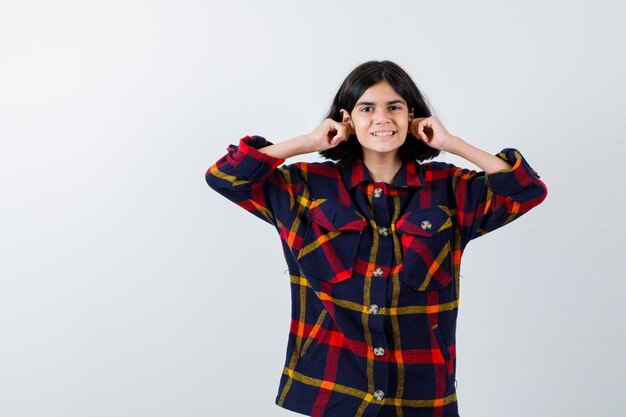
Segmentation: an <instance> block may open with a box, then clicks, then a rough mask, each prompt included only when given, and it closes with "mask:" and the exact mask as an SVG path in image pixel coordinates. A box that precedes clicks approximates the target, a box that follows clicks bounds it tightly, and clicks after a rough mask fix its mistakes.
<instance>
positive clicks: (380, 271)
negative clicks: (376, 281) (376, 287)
mask: <svg viewBox="0 0 626 417" xmlns="http://www.w3.org/2000/svg"><path fill="white" fill-rule="evenodd" d="M384 272H385V271H383V269H382V268H380V267H378V268H376V269H375V270H374V271H372V274H374V276H375V277H379V276H381V275H382V274H383V273H384Z"/></svg>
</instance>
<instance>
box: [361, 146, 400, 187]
mask: <svg viewBox="0 0 626 417" xmlns="http://www.w3.org/2000/svg"><path fill="white" fill-rule="evenodd" d="M363 164H364V165H365V167H366V168H367V170H368V171H369V173H370V175H371V177H372V179H373V180H374V181H375V182H384V183H387V184H391V183H392V182H393V179H394V178H395V177H396V174H397V173H398V171H399V170H400V168H401V167H402V160H401V159H400V155H398V152H393V153H392V152H389V153H388V154H387V153H385V154H381V153H374V154H370V153H368V152H363Z"/></svg>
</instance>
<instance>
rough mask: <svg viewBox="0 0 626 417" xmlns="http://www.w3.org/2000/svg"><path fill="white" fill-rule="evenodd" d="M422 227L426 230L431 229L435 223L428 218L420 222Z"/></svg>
mask: <svg viewBox="0 0 626 417" xmlns="http://www.w3.org/2000/svg"><path fill="white" fill-rule="evenodd" d="M420 226H421V228H422V229H424V230H430V229H431V228H432V227H433V224H432V223H431V222H429V221H428V220H424V221H423V222H422V224H420Z"/></svg>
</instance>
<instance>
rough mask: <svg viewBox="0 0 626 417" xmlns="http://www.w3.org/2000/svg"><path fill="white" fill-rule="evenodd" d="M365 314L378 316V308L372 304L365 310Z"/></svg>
mask: <svg viewBox="0 0 626 417" xmlns="http://www.w3.org/2000/svg"><path fill="white" fill-rule="evenodd" d="M367 312H368V313H370V314H378V306H377V305H376V304H372V305H371V306H369V308H368V309H367Z"/></svg>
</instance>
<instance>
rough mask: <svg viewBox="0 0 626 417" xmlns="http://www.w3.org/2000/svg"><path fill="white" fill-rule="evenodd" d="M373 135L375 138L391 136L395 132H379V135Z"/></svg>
mask: <svg viewBox="0 0 626 417" xmlns="http://www.w3.org/2000/svg"><path fill="white" fill-rule="evenodd" d="M372 135H374V136H391V135H393V132H378V133H372Z"/></svg>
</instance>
